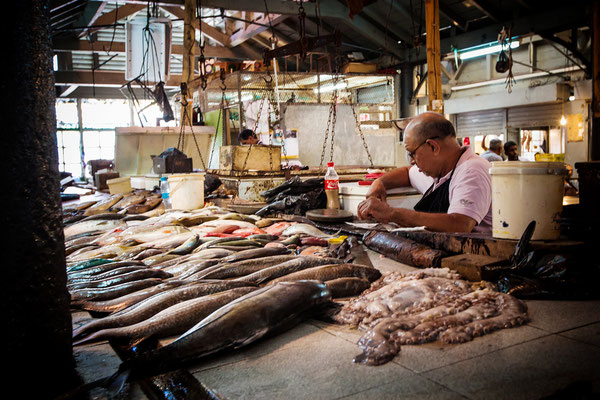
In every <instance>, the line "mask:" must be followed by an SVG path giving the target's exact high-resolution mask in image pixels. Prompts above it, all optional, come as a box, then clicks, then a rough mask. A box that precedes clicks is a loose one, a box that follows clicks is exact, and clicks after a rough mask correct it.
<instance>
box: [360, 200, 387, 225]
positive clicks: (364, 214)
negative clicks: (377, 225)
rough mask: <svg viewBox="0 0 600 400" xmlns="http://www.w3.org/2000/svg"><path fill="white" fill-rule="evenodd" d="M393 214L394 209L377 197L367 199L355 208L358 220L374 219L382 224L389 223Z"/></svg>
mask: <svg viewBox="0 0 600 400" xmlns="http://www.w3.org/2000/svg"><path fill="white" fill-rule="evenodd" d="M393 212H394V209H393V208H392V207H391V206H390V205H389V204H388V203H386V202H385V201H382V200H380V199H378V198H377V197H369V198H368V199H366V200H364V201H362V202H361V203H360V204H359V205H358V207H357V214H358V218H359V219H362V220H365V219H374V220H376V221H379V222H381V223H384V224H386V223H388V222H389V221H390V219H391V218H392V214H393Z"/></svg>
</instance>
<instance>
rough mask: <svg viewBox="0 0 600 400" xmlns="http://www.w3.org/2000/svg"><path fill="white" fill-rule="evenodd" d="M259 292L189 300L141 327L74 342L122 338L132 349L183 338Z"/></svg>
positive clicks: (98, 333) (234, 291)
mask: <svg viewBox="0 0 600 400" xmlns="http://www.w3.org/2000/svg"><path fill="white" fill-rule="evenodd" d="M257 289H258V288H257V287H251V286H246V287H240V288H235V289H229V290H226V291H224V292H220V293H215V294H211V295H207V296H201V297H197V298H194V299H190V300H185V301H182V302H181V303H177V304H175V305H172V306H170V307H168V308H165V309H164V310H162V311H159V312H158V313H156V314H155V315H153V316H151V317H149V318H148V319H145V320H143V321H140V322H138V323H135V324H132V325H126V326H122V327H115V328H106V329H101V330H98V331H96V332H94V333H92V334H91V335H89V336H86V337H84V338H83V339H81V340H77V341H75V342H73V345H75V346H76V345H80V344H83V343H89V342H92V341H98V340H106V339H122V338H126V339H128V340H130V345H134V344H136V343H137V342H139V341H141V340H143V339H145V338H147V337H149V336H155V337H157V338H165V337H170V336H175V335H180V334H182V333H184V332H185V331H187V330H188V329H189V328H191V327H192V326H194V325H196V324H197V323H198V321H201V320H203V319H204V318H206V317H207V316H208V315H210V313H212V312H214V311H216V310H217V309H219V308H220V307H223V306H224V305H226V304H227V303H230V302H232V301H233V300H235V299H237V298H239V297H241V296H243V295H245V294H248V293H250V292H252V291H254V290H257Z"/></svg>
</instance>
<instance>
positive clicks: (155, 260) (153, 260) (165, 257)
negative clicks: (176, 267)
mask: <svg viewBox="0 0 600 400" xmlns="http://www.w3.org/2000/svg"><path fill="white" fill-rule="evenodd" d="M179 257H181V256H178V255H177V254H169V253H166V252H165V253H162V254H157V255H155V256H150V257H147V258H144V259H143V260H142V262H143V263H144V264H145V265H147V266H152V265H156V264H160V263H162V262H165V261H169V260H173V259H177V258H179Z"/></svg>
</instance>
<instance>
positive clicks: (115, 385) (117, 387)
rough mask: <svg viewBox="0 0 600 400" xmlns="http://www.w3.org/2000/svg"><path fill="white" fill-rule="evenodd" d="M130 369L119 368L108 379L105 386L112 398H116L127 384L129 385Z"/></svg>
mask: <svg viewBox="0 0 600 400" xmlns="http://www.w3.org/2000/svg"><path fill="white" fill-rule="evenodd" d="M129 373H130V370H129V369H123V370H121V368H119V370H118V371H117V372H115V373H114V374H113V375H112V376H111V377H109V378H108V379H107V380H106V383H105V384H104V387H105V388H106V390H107V391H108V393H109V395H110V396H111V397H110V398H116V396H117V395H118V394H119V393H121V392H122V391H123V389H124V388H125V386H126V385H128V379H129Z"/></svg>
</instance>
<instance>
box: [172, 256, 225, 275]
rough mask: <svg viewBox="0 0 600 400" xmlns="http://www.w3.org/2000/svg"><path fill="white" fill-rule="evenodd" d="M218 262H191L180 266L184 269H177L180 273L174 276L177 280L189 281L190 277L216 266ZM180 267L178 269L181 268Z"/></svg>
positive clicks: (213, 260)
mask: <svg viewBox="0 0 600 400" xmlns="http://www.w3.org/2000/svg"><path fill="white" fill-rule="evenodd" d="M218 262H219V260H218V259H205V260H192V261H188V262H187V263H184V264H182V265H181V266H183V267H185V268H184V269H179V271H180V272H178V273H177V274H175V275H176V276H177V279H189V278H190V276H192V275H194V274H196V273H198V272H200V271H204V270H206V269H207V268H209V267H212V266H213V265H215V264H217V263H218ZM181 266H180V267H181Z"/></svg>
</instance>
